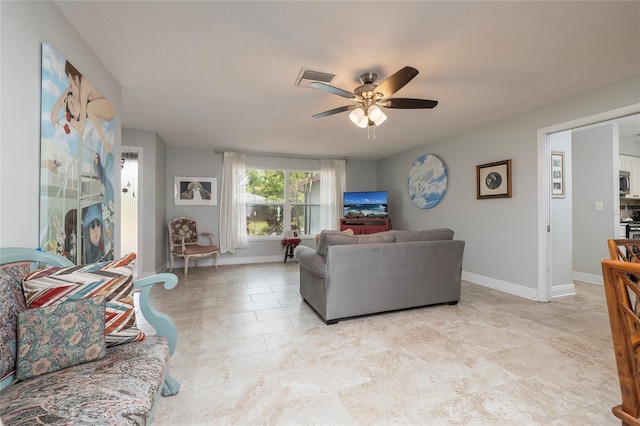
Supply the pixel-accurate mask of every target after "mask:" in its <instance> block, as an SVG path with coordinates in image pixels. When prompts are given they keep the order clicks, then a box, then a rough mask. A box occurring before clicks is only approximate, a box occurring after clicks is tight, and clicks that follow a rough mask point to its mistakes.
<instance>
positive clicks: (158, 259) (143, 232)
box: [122, 129, 168, 277]
mask: <svg viewBox="0 0 640 426" xmlns="http://www.w3.org/2000/svg"><path fill="white" fill-rule="evenodd" d="M122 140H123V145H127V146H137V147H141V148H142V151H141V154H140V157H139V162H140V165H141V169H140V171H139V172H138V173H139V182H138V185H139V189H138V196H139V197H140V199H139V203H138V206H139V209H140V211H139V214H140V218H141V220H140V229H139V230H138V231H139V236H138V241H139V245H138V253H137V255H138V276H140V277H143V276H146V275H149V274H152V273H156V272H160V271H163V270H164V268H165V264H166V258H167V253H168V250H167V244H168V243H167V241H168V239H167V238H168V237H167V231H166V217H167V216H166V204H167V197H166V179H165V176H166V162H167V146H166V144H165V143H164V141H163V140H162V139H161V138H160V137H158V136H157V134H156V133H155V132H151V131H147V130H136V129H123V130H122Z"/></svg>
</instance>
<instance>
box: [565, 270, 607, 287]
mask: <svg viewBox="0 0 640 426" xmlns="http://www.w3.org/2000/svg"><path fill="white" fill-rule="evenodd" d="M571 279H572V280H574V281H584V282H585V283H589V284H600V285H604V278H602V275H595V274H587V273H584V272H577V271H573V272H572V273H571Z"/></svg>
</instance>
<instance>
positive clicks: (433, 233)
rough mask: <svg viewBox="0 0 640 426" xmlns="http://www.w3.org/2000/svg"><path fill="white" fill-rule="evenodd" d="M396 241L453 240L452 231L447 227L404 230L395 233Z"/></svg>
mask: <svg viewBox="0 0 640 426" xmlns="http://www.w3.org/2000/svg"><path fill="white" fill-rule="evenodd" d="M395 237H396V242H397V243H406V242H409V241H437V240H453V231H452V230H451V229H449V228H441V229H428V230H424V231H406V232H398V233H397V234H395Z"/></svg>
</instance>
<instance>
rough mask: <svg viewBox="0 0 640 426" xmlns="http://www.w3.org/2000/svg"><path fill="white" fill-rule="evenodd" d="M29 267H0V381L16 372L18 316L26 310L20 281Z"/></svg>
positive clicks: (18, 264) (21, 265)
mask: <svg viewBox="0 0 640 426" xmlns="http://www.w3.org/2000/svg"><path fill="white" fill-rule="evenodd" d="M30 267H31V266H30V263H29V262H20V263H12V264H7V265H2V266H0V380H2V379H4V378H6V377H8V376H10V375H11V374H13V373H14V372H15V370H16V359H17V347H18V315H19V314H20V312H21V311H24V310H25V309H26V304H25V301H24V294H23V293H22V279H23V278H24V277H26V276H27V275H28V274H29V270H30Z"/></svg>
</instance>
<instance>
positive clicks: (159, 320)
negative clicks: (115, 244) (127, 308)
mask: <svg viewBox="0 0 640 426" xmlns="http://www.w3.org/2000/svg"><path fill="white" fill-rule="evenodd" d="M158 283H164V288H165V290H171V289H173V288H175V287H176V286H177V285H178V277H176V276H175V275H174V274H169V273H164V274H155V275H151V276H149V277H146V278H141V279H138V280H135V281H134V282H133V286H134V288H135V289H139V290H140V299H139V301H140V311H142V315H144V317H145V319H146V320H147V321H149V324H150V325H151V326H152V327H153V328H155V329H156V333H157V335H158V336H163V337H166V338H167V340H168V341H169V351H170V353H171V355H173V354H174V353H175V351H176V345H177V344H178V330H177V329H176V324H175V323H174V322H173V320H172V319H171V317H169V316H168V315H166V314H163V313H161V312H159V311H158V310H157V309H156V308H155V307H154V306H153V304H151V298H150V294H151V288H153V286H154V285H155V284H158ZM179 391H180V383H178V381H177V380H175V379H174V378H173V377H171V376H170V375H169V372H168V371H167V373H166V374H165V378H164V383H163V385H162V395H163V396H171V395H176V394H177V393H178V392H179Z"/></svg>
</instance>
